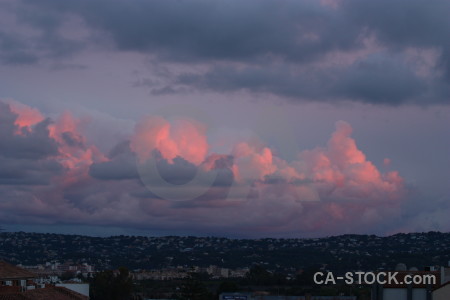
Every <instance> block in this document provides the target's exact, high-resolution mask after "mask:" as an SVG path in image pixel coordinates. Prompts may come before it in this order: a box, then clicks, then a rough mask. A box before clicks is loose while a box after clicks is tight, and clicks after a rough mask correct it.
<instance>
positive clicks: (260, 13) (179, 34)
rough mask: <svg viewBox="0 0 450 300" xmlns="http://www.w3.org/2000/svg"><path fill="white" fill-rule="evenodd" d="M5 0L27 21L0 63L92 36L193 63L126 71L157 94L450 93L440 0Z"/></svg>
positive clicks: (73, 49) (329, 97) (390, 101)
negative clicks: (31, 31)
mask: <svg viewBox="0 0 450 300" xmlns="http://www.w3.org/2000/svg"><path fill="white" fill-rule="evenodd" d="M4 6H5V7H7V8H8V9H7V10H5V11H6V12H9V14H10V15H13V16H14V18H13V19H14V20H15V21H14V22H16V23H17V24H20V25H21V26H23V27H24V28H25V29H23V32H22V31H21V32H20V34H16V35H14V36H13V35H11V34H10V33H6V32H4V33H2V34H0V58H1V57H3V61H4V63H22V64H27V63H28V64H33V63H36V62H37V61H39V60H42V59H44V60H48V59H54V60H59V59H61V58H62V57H67V56H74V55H76V53H79V52H81V51H85V50H86V49H87V48H89V47H91V48H92V47H94V48H98V49H99V48H100V49H109V50H111V49H114V50H113V51H118V52H130V51H131V52H135V53H138V54H141V55H145V56H147V57H149V58H150V59H152V60H154V61H155V62H158V63H157V64H158V65H160V66H165V65H173V64H175V65H178V66H180V68H181V69H184V70H185V69H191V70H192V71H191V72H186V71H182V72H180V71H171V72H169V73H166V74H164V75H162V74H160V73H159V74H158V72H156V73H152V72H151V71H149V74H148V75H149V76H148V77H145V76H143V77H142V78H140V79H139V80H137V81H136V82H135V84H134V85H135V86H136V87H137V88H149V89H150V91H151V92H152V93H153V94H155V95H159V94H173V93H175V94H177V93H180V92H183V93H186V92H187V91H196V90H200V91H202V90H207V91H214V92H218V93H229V92H233V91H241V90H245V91H250V92H252V93H255V92H256V93H268V94H271V95H277V96H280V97H283V98H288V99H290V100H293V101H324V102H340V101H361V102H365V103H371V104H382V105H399V104H404V103H415V104H419V105H428V104H433V103H434V104H435V103H448V98H449V95H450V88H449V84H450V81H449V79H450V59H449V57H450V43H449V42H448V34H449V28H450V24H449V20H448V17H447V15H446V14H445V12H446V11H448V10H449V9H450V4H449V3H448V1H444V0H439V1H433V2H432V3H430V2H428V1H424V0H413V1H406V0H394V1H387V0H386V1H385V0H383V1H376V2H373V1H356V0H342V1H336V2H333V4H330V3H329V2H326V1H307V0H305V1H290V0H289V1H283V2H277V1H269V0H265V1H246V2H245V3H242V1H205V0H196V1H181V2H180V1H140V0H134V1H127V2H123V1H104V0H97V1H85V0H82V1H76V2H63V3H61V1H56V0H45V1H40V2H39V3H36V2H34V1H27V0H23V1H21V2H20V3H18V4H11V3H9V5H6V4H5V5H4ZM67 20H69V21H67ZM30 27H31V28H33V29H34V31H36V30H38V31H39V32H40V33H39V34H37V35H36V34H34V35H33V36H32V40H34V41H35V42H33V43H30V42H29V41H30V37H28V36H27V35H26V34H25V33H26V32H27V28H30ZM28 30H29V29H28ZM24 32H25V33H24ZM18 33H19V32H18ZM81 33H82V34H81ZM111 45H113V46H114V48H111ZM194 70H195V71H194ZM142 82H144V83H151V84H150V87H148V84H141V83H142Z"/></svg>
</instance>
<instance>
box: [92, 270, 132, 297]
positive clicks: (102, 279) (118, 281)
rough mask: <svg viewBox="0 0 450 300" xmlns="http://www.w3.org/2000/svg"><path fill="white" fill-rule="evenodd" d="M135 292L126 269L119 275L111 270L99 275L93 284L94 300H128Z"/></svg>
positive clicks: (120, 271) (95, 277)
mask: <svg viewBox="0 0 450 300" xmlns="http://www.w3.org/2000/svg"><path fill="white" fill-rule="evenodd" d="M132 291H133V282H132V280H131V278H130V273H129V272H128V269H127V268H125V267H121V268H119V272H118V273H116V274H115V273H114V272H113V271H111V270H108V271H103V272H99V273H97V274H96V275H95V276H94V278H93V279H92V282H91V293H90V294H91V295H90V296H91V299H92V300H128V299H130V298H131V294H132Z"/></svg>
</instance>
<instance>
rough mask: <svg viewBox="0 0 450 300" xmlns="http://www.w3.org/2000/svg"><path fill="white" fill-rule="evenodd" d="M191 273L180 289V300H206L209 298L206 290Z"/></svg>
mask: <svg viewBox="0 0 450 300" xmlns="http://www.w3.org/2000/svg"><path fill="white" fill-rule="evenodd" d="M196 275H197V274H194V273H192V274H191V275H190V276H189V278H187V279H186V280H185V281H184V283H183V286H182V288H181V299H183V300H208V299H210V298H211V295H210V293H209V292H208V290H207V289H206V287H205V285H204V284H203V282H201V281H200V280H199V278H198V277H197V276H196Z"/></svg>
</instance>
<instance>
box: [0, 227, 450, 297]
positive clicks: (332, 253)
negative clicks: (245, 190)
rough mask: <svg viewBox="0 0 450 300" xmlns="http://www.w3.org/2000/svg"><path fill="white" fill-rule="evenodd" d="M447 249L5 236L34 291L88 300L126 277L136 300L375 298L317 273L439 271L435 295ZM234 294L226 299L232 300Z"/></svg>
mask: <svg viewBox="0 0 450 300" xmlns="http://www.w3.org/2000/svg"><path fill="white" fill-rule="evenodd" d="M448 249H450V233H440V232H428V233H410V234H396V235H392V236H387V237H379V236H375V235H341V236H332V237H324V238H308V239H276V238H265V239H230V238H220V237H192V236H167V237H144V236H113V237H90V236H82V235H61V234H40V233H25V232H1V233H0V261H6V262H8V264H11V265H14V266H15V267H17V268H20V270H23V272H28V274H32V279H33V282H34V285H39V286H45V285H50V286H55V287H59V288H61V287H65V288H68V289H69V290H70V289H71V290H73V291H74V292H79V293H81V294H82V295H84V296H86V297H87V296H89V295H90V291H89V288H91V290H92V288H94V287H95V285H96V278H98V277H101V276H106V275H105V274H109V275H108V276H112V277H111V278H115V277H117V276H119V275H121V274H126V278H129V279H130V282H133V289H134V293H133V295H135V297H138V296H139V297H140V298H139V297H138V298H136V299H148V298H145V297H149V296H150V297H151V298H153V299H158V298H166V299H167V298H170V299H175V298H177V299H178V298H183V297H181V296H180V295H182V294H183V287H186V285H189V284H191V283H192V282H197V283H198V284H200V283H201V284H203V285H204V294H205V295H209V296H208V297H207V296H205V297H203V298H205V299H212V298H214V297H213V295H214V294H216V295H220V294H223V293H226V292H234V293H236V292H241V293H243V292H245V293H247V294H246V295H247V296H248V297H247V296H246V297H247V298H251V297H253V296H252V295H253V294H251V293H252V292H255V291H256V292H258V293H263V295H264V297H266V298H267V297H270V295H273V294H278V295H280V293H282V294H289V295H299V294H303V295H308V293H313V294H314V293H315V294H317V293H322V294H323V293H324V292H323V291H324V289H325V290H327V292H328V293H329V294H330V295H341V296H342V297H347V295H349V297H350V294H351V295H357V296H358V297H359V298H342V299H371V298H369V295H372V297H374V296H373V295H374V293H375V292H374V290H373V287H372V286H369V287H368V286H367V285H366V286H364V285H359V286H358V285H355V286H354V290H350V291H349V290H348V287H345V286H337V287H331V288H330V287H323V286H322V287H319V286H314V283H313V282H312V278H313V274H314V272H317V271H321V272H334V273H335V274H343V273H345V272H356V271H366V272H382V271H390V270H400V271H403V272H422V271H428V272H435V274H438V275H437V276H438V277H439V282H437V283H436V284H435V285H433V286H432V288H433V289H435V288H437V287H439V286H440V285H441V284H443V283H446V282H447V281H448V280H450V277H449V276H450V252H449V251H448ZM108 272H110V273H108ZM440 272H443V273H442V275H441V273H440ZM19 273H20V272H19ZM99 274H101V276H100V275H99ZM433 274H434V273H433ZM30 276H31V275H30ZM23 280H25V282H26V280H29V279H27V278H25V279H23ZM4 282H7V281H6V280H5V281H4ZM89 284H90V285H91V287H89ZM130 284H131V283H130ZM230 286H231V288H230ZM426 288H428V289H430V287H423V290H424V292H426V291H427V290H426ZM130 289H131V288H130ZM358 289H359V290H358ZM137 291H139V292H137ZM206 291H208V292H206ZM430 291H431V290H430ZM219 292H220V293H219ZM102 293H105V292H104V291H103V292H102ZM208 293H209V294H208ZM264 293H266V294H264ZM91 294H92V291H91ZM325 294H326V293H325ZM230 295H231V296H230ZM230 295H228V296H227V297H228V298H226V299H234V298H233V297H234V296H233V297H232V295H233V294H230ZM239 295H240V296H239ZM222 296H223V295H222ZM235 296H236V297H237V298H236V299H241V298H239V297H241V296H242V295H241V294H235ZM357 296H354V297H357ZM230 297H231V298H230ZM305 297H306V296H305ZM330 297H331V296H330ZM352 297H353V296H352ZM364 297H366V298H364ZM0 299H1V298H0ZM92 299H96V298H95V297H93V298H92ZM261 299H262V298H261ZM298 299H300V298H298ZM305 299H306V298H305ZM311 299H314V298H311ZM323 299H325V298H323ZM330 299H331V298H330ZM333 299H337V298H333ZM372 299H378V298H372ZM380 299H389V298H386V297H385V298H380ZM266 300H270V298H267V299H266Z"/></svg>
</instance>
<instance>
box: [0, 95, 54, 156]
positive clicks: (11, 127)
mask: <svg viewBox="0 0 450 300" xmlns="http://www.w3.org/2000/svg"><path fill="white" fill-rule="evenodd" d="M16 118H17V115H15V114H14V113H13V112H12V111H11V109H10V107H9V106H8V105H7V104H5V103H2V102H0V140H1V145H0V156H4V157H10V158H14V159H41V158H46V157H49V156H52V155H56V154H57V153H58V146H57V143H56V141H55V140H53V139H52V138H51V137H50V136H49V131H48V128H47V126H48V125H49V123H50V120H49V119H46V120H43V121H42V122H40V123H38V124H36V125H35V126H33V127H32V128H31V129H30V130H23V131H22V132H21V133H20V134H17V131H18V130H19V127H18V126H16V125H15V123H14V122H15V120H16Z"/></svg>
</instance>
